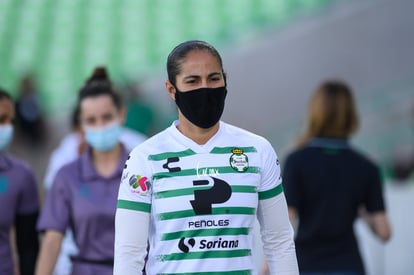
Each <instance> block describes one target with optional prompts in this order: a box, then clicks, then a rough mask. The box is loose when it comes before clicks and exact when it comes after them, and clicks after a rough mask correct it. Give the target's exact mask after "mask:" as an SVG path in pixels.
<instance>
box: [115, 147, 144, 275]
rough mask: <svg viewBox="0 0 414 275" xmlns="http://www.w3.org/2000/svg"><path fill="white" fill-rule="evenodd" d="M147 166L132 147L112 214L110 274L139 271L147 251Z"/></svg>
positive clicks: (136, 272) (126, 273)
mask: <svg viewBox="0 0 414 275" xmlns="http://www.w3.org/2000/svg"><path fill="white" fill-rule="evenodd" d="M151 177H152V173H151V170H150V169H149V168H148V160H147V158H146V157H145V155H144V154H141V153H139V152H137V150H136V149H134V150H133V151H132V152H131V154H130V155H129V157H128V160H127V161H126V163H125V168H124V171H123V173H122V178H121V184H120V186H119V193H118V203H117V210H116V214H115V245H114V274H116V275H118V274H120V275H121V274H122V275H129V274H131V275H132V274H140V273H141V271H142V270H143V268H144V265H145V256H146V254H147V249H146V248H147V241H148V230H149V224H150V212H151V196H152V186H151Z"/></svg>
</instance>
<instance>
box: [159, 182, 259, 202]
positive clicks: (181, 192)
mask: <svg viewBox="0 0 414 275" xmlns="http://www.w3.org/2000/svg"><path fill="white" fill-rule="evenodd" d="M210 188H211V186H201V187H191V188H184V189H174V190H168V191H161V192H157V193H154V198H155V199H165V198H171V197H180V196H188V195H193V194H194V191H195V190H206V189H210ZM231 190H232V192H233V193H256V192H257V188H256V186H246V185H231Z"/></svg>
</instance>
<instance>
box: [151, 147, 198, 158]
mask: <svg viewBox="0 0 414 275" xmlns="http://www.w3.org/2000/svg"><path fill="white" fill-rule="evenodd" d="M195 154H196V153H195V152H194V151H193V150H191V149H187V150H185V151H180V152H165V153H161V154H155V155H149V156H148V160H163V159H168V158H176V157H188V156H192V155H195Z"/></svg>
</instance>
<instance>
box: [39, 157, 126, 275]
mask: <svg viewBox="0 0 414 275" xmlns="http://www.w3.org/2000/svg"><path fill="white" fill-rule="evenodd" d="M127 156H128V152H127V151H126V150H125V149H123V151H122V156H121V158H120V160H119V165H118V167H117V169H116V171H115V172H114V173H113V174H112V175H111V176H109V177H102V176H101V175H100V174H98V172H97V171H96V169H95V168H94V166H93V163H92V160H91V152H90V149H88V150H86V152H84V153H83V154H82V155H81V156H80V157H79V158H78V159H76V160H75V161H73V162H71V163H69V164H67V165H65V166H63V167H62V168H61V169H60V170H59V171H58V173H57V175H56V177H55V180H54V182H53V184H52V187H51V189H50V191H49V192H48V194H47V197H46V201H45V204H44V206H43V210H42V213H41V216H40V219H39V221H38V229H39V230H40V231H44V230H48V229H53V230H57V231H60V232H62V233H64V232H65V231H66V229H67V228H70V229H71V230H72V231H73V235H74V239H75V242H76V245H77V247H78V248H79V254H78V255H77V256H76V258H79V259H84V260H95V261H104V260H111V259H113V253H114V239H115V226H114V223H115V210H116V202H117V194H118V189H119V180H120V178H121V174H122V170H123V166H124V163H125V161H126V159H127ZM88 274H89V273H88Z"/></svg>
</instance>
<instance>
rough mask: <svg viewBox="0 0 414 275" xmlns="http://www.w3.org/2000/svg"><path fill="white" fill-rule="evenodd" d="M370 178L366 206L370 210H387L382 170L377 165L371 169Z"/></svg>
mask: <svg viewBox="0 0 414 275" xmlns="http://www.w3.org/2000/svg"><path fill="white" fill-rule="evenodd" d="M369 172H370V174H369V176H370V178H369V185H368V190H367V192H366V198H365V206H366V209H367V211H368V212H371V213H372V212H378V211H384V210H385V203H384V197H383V190H382V181H381V177H380V171H379V169H378V168H377V167H376V166H373V167H372V168H371V169H370V170H369Z"/></svg>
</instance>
